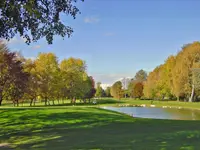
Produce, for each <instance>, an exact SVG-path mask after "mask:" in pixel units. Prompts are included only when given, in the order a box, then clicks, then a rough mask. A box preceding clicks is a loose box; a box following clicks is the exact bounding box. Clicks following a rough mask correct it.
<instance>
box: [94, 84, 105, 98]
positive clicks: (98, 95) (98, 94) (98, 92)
mask: <svg viewBox="0 0 200 150" xmlns="http://www.w3.org/2000/svg"><path fill="white" fill-rule="evenodd" d="M95 96H96V97H98V98H101V97H102V96H103V89H102V87H101V82H98V83H97V88H96V94H95Z"/></svg>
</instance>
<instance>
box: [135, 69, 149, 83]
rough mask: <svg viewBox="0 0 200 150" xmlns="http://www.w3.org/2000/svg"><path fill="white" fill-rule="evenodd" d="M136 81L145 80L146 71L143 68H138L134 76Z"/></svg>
mask: <svg viewBox="0 0 200 150" xmlns="http://www.w3.org/2000/svg"><path fill="white" fill-rule="evenodd" d="M134 79H135V80H136V81H138V82H144V81H146V80H147V73H146V72H145V71H144V70H142V69H141V70H139V71H138V72H137V73H136V75H135V78H134Z"/></svg>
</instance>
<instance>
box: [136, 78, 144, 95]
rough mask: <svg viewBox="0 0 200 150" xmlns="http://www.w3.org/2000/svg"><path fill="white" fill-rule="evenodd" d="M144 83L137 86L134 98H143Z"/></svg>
mask: <svg viewBox="0 0 200 150" xmlns="http://www.w3.org/2000/svg"><path fill="white" fill-rule="evenodd" d="M143 95H144V94H143V83H142V82H138V83H136V84H135V87H134V96H135V97H136V98H141V97H142V96H143Z"/></svg>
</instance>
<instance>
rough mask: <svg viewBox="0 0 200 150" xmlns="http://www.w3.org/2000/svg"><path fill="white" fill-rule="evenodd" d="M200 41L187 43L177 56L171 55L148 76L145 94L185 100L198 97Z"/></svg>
mask: <svg viewBox="0 0 200 150" xmlns="http://www.w3.org/2000/svg"><path fill="white" fill-rule="evenodd" d="M199 74H200V42H194V43H191V44H187V45H185V46H184V47H183V48H182V50H181V51H179V52H178V54H177V55H176V56H169V57H168V59H167V60H166V61H165V63H164V64H162V65H160V66H158V67H157V68H155V69H154V70H153V71H152V72H151V73H150V74H149V76H148V78H147V81H146V82H145V86H144V95H145V97H148V98H161V99H164V98H168V99H170V98H172V97H176V98H177V100H179V99H180V98H181V99H183V100H185V101H188V100H189V101H195V100H197V98H198V92H199V86H197V85H198V83H199V81H200V78H199Z"/></svg>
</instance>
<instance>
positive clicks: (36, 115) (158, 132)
mask: <svg viewBox="0 0 200 150" xmlns="http://www.w3.org/2000/svg"><path fill="white" fill-rule="evenodd" d="M0 114H1V115H0V142H1V143H2V144H0V145H6V146H5V147H2V146H1V147H0V149H10V147H12V148H14V149H24V150H27V149H37V150H38V149H48V150H68V149H120V150H123V149H136V150H161V149H162V150H165V149H169V150H177V149H191V150H192V149H199V147H200V121H171V120H154V119H136V118H131V117H129V116H126V115H123V114H119V113H116V112H112V111H107V110H102V109H99V108H92V107H56V108H54V107H46V108H20V109H19V108H10V109H8V108H7V109H5V108H4V109H0Z"/></svg>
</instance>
